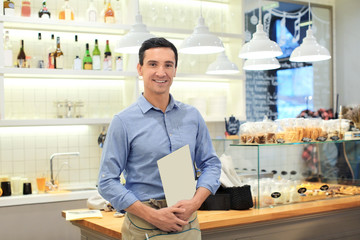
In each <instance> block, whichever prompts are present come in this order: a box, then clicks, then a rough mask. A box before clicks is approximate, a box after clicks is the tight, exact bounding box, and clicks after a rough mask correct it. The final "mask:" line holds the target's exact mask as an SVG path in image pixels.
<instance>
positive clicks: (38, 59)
mask: <svg viewBox="0 0 360 240" xmlns="http://www.w3.org/2000/svg"><path fill="white" fill-rule="evenodd" d="M41 40H42V38H41V33H38V41H37V43H36V44H35V45H36V46H35V49H36V51H35V53H34V57H33V64H32V65H33V66H35V67H37V68H45V61H44V55H45V54H44V50H43V49H44V47H43V43H42V41H41Z"/></svg>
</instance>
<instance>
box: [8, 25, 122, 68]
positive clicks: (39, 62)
mask: <svg viewBox="0 0 360 240" xmlns="http://www.w3.org/2000/svg"><path fill="white" fill-rule="evenodd" d="M4 36H5V39H4V66H5V67H17V68H30V67H31V68H50V69H65V68H66V67H65V66H64V61H65V59H64V56H65V55H64V53H63V51H62V50H61V44H60V37H56V42H55V35H54V34H52V35H51V42H50V45H49V47H48V48H47V49H46V47H45V48H44V47H43V46H42V47H41V48H37V49H36V53H35V55H34V56H32V57H31V56H27V55H26V53H25V46H24V40H23V39H22V40H20V49H19V52H18V54H17V58H16V60H14V59H13V47H12V44H11V42H10V39H9V32H8V31H5V34H4ZM41 38H42V35H41V33H38V41H39V42H40V41H41ZM45 49H46V50H45ZM72 50H73V51H72V52H73V53H72V54H73V57H72V59H73V64H72V68H73V69H74V70H81V69H84V70H105V71H112V70H113V58H112V53H111V50H110V45H109V40H106V45H105V49H104V53H103V58H102V57H101V51H100V49H99V43H98V39H95V45H94V48H93V51H92V54H91V53H90V49H89V43H86V44H85V53H82V51H81V47H80V44H79V42H78V36H77V35H75V42H74V46H73V49H72ZM81 56H83V58H81ZM67 59H68V58H67ZM115 69H116V70H117V71H122V70H123V59H122V56H117V58H116V61H115Z"/></svg>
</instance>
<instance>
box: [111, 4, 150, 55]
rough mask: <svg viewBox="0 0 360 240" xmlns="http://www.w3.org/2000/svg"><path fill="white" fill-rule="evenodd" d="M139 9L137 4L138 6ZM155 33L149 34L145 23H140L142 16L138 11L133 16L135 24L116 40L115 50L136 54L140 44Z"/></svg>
mask: <svg viewBox="0 0 360 240" xmlns="http://www.w3.org/2000/svg"><path fill="white" fill-rule="evenodd" d="M138 9H139V6H138ZM153 37H155V35H153V34H151V33H150V32H149V31H148V30H147V27H146V25H145V24H143V23H142V16H141V14H140V12H139V11H138V13H137V15H136V17H135V24H133V25H132V26H131V29H130V31H129V32H128V33H127V34H125V35H124V36H123V37H122V38H121V39H120V40H119V41H118V42H117V45H116V48H115V50H114V51H115V52H118V53H130V54H137V53H138V52H139V48H140V47H141V44H142V43H143V42H144V41H145V40H147V39H149V38H153Z"/></svg>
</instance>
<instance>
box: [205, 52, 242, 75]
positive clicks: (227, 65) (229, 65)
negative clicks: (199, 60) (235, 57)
mask: <svg viewBox="0 0 360 240" xmlns="http://www.w3.org/2000/svg"><path fill="white" fill-rule="evenodd" d="M238 72H239V69H238V67H237V66H236V65H235V64H234V63H233V62H231V61H230V60H229V58H228V57H227V56H226V54H225V52H221V53H220V54H219V55H218V56H217V58H216V60H215V62H213V63H211V64H210V65H209V67H208V69H207V71H206V74H235V73H238Z"/></svg>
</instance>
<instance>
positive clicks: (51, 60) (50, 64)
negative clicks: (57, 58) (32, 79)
mask: <svg viewBox="0 0 360 240" xmlns="http://www.w3.org/2000/svg"><path fill="white" fill-rule="evenodd" d="M54 39H55V36H54V34H51V42H50V46H49V48H48V50H47V60H48V64H47V67H48V68H54V67H55V66H54V53H55V47H54V46H55V43H54Z"/></svg>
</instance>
